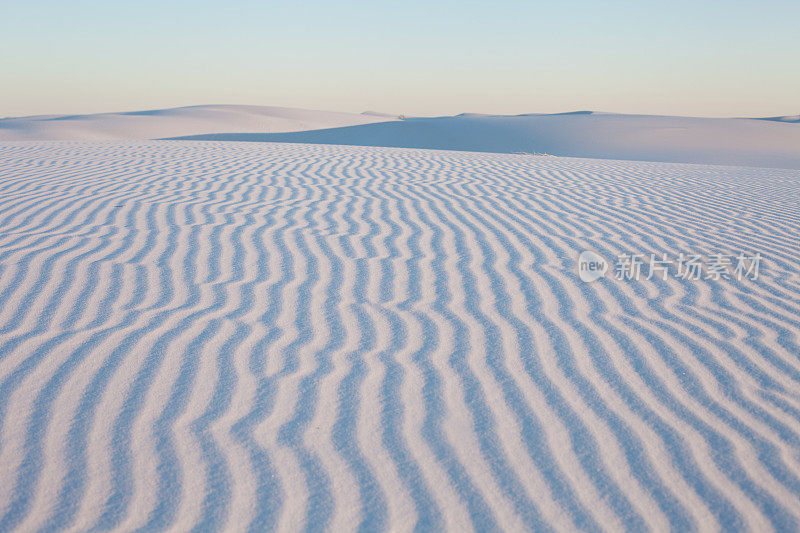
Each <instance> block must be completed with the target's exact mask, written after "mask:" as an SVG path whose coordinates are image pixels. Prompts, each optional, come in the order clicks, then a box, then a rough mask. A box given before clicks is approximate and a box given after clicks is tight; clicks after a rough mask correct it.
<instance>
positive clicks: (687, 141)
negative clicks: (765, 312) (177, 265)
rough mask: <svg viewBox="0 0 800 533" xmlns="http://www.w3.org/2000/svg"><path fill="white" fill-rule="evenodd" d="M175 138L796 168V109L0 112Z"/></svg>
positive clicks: (101, 131) (64, 125)
mask: <svg viewBox="0 0 800 533" xmlns="http://www.w3.org/2000/svg"><path fill="white" fill-rule="evenodd" d="M120 139H181V140H214V141H258V142H290V143H311V144H334V145H351V146H383V147H398V148H425V149H436V150H466V151H479V152H494V153H530V154H537V153H539V154H541V153H545V154H549V155H557V156H565V157H588V158H603V159H627V160H634V161H664V162H673V163H700V164H716V165H736V166H755V167H776V168H795V169H800V124H798V123H797V117H796V116H783V117H767V118H762V119H740V118H722V119H720V118H696V117H669V116H649V115H619V114H610V113H594V112H589V111H580V112H574V113H556V114H549V115H548V114H531V115H516V116H498V115H476V114H462V115H458V116H454V117H436V118H409V119H406V120H398V119H397V117H396V116H392V115H387V114H383V113H377V112H372V111H367V112H364V113H361V114H354V113H339V112H328V111H312V110H303V109H290V108H280V107H258V106H235V105H228V106H194V107H181V108H176V109H162V110H155V111H138V112H129V113H108V114H97V115H69V116H67V115H57V116H45V117H20V118H10V119H0V141H4V140H5V141H20V140H73V141H74V140H120Z"/></svg>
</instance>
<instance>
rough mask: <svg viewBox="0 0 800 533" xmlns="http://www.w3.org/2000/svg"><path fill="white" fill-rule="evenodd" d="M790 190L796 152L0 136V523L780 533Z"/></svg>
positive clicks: (796, 450) (30, 526) (789, 389)
mask: <svg viewBox="0 0 800 533" xmlns="http://www.w3.org/2000/svg"><path fill="white" fill-rule="evenodd" d="M798 205H800V171H797V170H777V169H759V168H743V167H742V168H737V167H714V166H700V165H683V164H668V163H634V162H628V161H610V160H604V161H601V160H591V159H565V158H557V157H534V156H526V155H512V154H488V153H469V152H437V151H427V150H415V149H393V148H365V147H339V146H321V145H290V144H261V143H223V142H188V141H135V142H104V143H88V142H87V143H81V142H27V143H0V479H2V483H0V531H5V530H9V529H12V528H19V529H20V530H25V531H30V530H37V529H40V528H45V529H62V528H63V529H73V530H87V529H91V528H97V529H107V528H120V529H123V530H133V529H136V528H139V527H144V528H148V529H159V528H168V527H172V528H176V529H179V530H185V529H188V528H191V527H198V528H200V529H215V528H218V529H221V528H230V529H247V528H250V529H253V530H264V529H276V528H277V529H281V530H285V531H295V530H298V529H300V528H309V529H319V528H323V527H328V528H330V529H332V530H335V531H341V530H349V529H355V528H357V527H359V526H360V527H363V528H365V529H368V530H373V529H390V528H391V529H393V530H397V531H403V530H409V529H412V528H413V527H415V526H416V527H420V528H425V529H435V528H441V527H449V528H451V529H455V530H461V529H471V528H476V529H483V530H491V529H495V528H503V529H506V530H528V529H542V530H543V529H547V528H554V529H559V530H572V529H575V528H578V529H583V530H597V529H607V530H620V529H623V528H625V529H631V530H641V529H645V528H648V527H649V528H652V529H656V530H666V529H668V528H670V527H672V528H674V529H676V530H682V531H683V530H690V529H701V530H717V529H720V528H721V529H724V530H726V531H727V530H737V529H751V530H754V531H764V530H769V529H779V530H790V529H797V527H798V523H800V361H799V360H798V354H800V278H799V277H798V267H797V265H798V257H800V241H799V240H798V237H797V236H798V234H800V211H799V210H798ZM583 250H593V251H595V252H598V253H599V254H600V255H601V256H603V257H605V258H607V259H608V260H609V262H612V261H613V258H615V257H616V256H617V255H619V254H625V253H641V254H647V255H649V254H650V253H656V254H659V255H660V254H662V253H668V254H670V256H671V257H672V258H675V257H676V256H677V255H678V254H679V253H684V254H691V253H699V254H704V255H708V254H714V253H723V254H732V255H736V254H738V253H740V252H743V253H746V254H748V255H752V254H755V253H759V254H761V256H763V263H762V264H761V268H760V272H759V276H758V278H757V279H752V276H751V277H747V276H745V277H744V279H741V280H740V279H737V278H736V277H735V276H734V277H733V278H732V279H727V280H726V279H720V280H715V279H713V278H712V279H705V278H706V276H705V275H704V276H702V278H701V279H699V280H692V279H689V280H684V279H679V278H678V277H676V276H674V275H670V276H668V277H667V279H666V280H662V279H661V278H660V277H659V276H656V277H654V278H652V279H651V280H647V279H644V278H641V279H638V280H636V279H623V280H617V279H615V277H614V276H613V273H612V272H610V271H609V272H608V274H607V275H606V277H604V278H602V279H600V280H598V281H595V282H593V283H585V282H583V281H581V280H580V279H579V277H578V272H577V266H576V260H577V258H578V254H579V253H580V252H581V251H583ZM612 267H613V266H612Z"/></svg>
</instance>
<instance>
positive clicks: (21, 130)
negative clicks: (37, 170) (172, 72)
mask: <svg viewBox="0 0 800 533" xmlns="http://www.w3.org/2000/svg"><path fill="white" fill-rule="evenodd" d="M394 119H396V117H387V116H377V115H375V114H366V113H365V114H358V113H339V112H335V111H314V110H309V109H293V108H285V107H264V106H244V105H205V106H190V107H178V108H174V109H156V110H151V111H132V112H127V113H99V114H93V115H48V116H34V117H18V118H5V119H0V141H27V140H78V141H81V140H83V141H93V140H119V139H158V138H161V137H175V136H179V135H198V134H204V133H226V132H235V133H242V132H258V133H272V132H287V131H301V130H312V129H320V128H333V127H340V126H352V125H356V124H367V123H370V122H385V121H388V120H394Z"/></svg>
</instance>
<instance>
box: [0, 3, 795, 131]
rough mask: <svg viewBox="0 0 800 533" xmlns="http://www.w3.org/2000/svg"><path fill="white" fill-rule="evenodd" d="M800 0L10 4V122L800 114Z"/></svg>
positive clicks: (0, 49) (2, 18) (3, 45)
mask: <svg viewBox="0 0 800 533" xmlns="http://www.w3.org/2000/svg"><path fill="white" fill-rule="evenodd" d="M799 20H800V1H798V0H785V1H778V0H771V1H761V2H740V1H735V0H728V1H702V0H697V1H682V0H672V1H663V2H662V1H658V2H651V1H647V0H641V1H637V2H634V1H625V2H623V1H605V2H604V1H589V0H562V1H546V2H534V1H516V0H514V1H509V0H507V1H503V0H498V1H495V2H488V1H470V0H460V1H450V0H447V1H439V2H434V1H433V0H430V1H427V2H426V1H418V0H403V1H388V2H381V1H380V0H372V1H362V0H342V1H339V2H322V1H306V2H302V1H294V2H283V1H281V2H270V1H261V2H256V1H230V2H209V1H204V0H192V1H168V0H164V1H151V0H140V1H137V2H114V1H105V2H99V1H80V0H70V1H54V0H28V1H21V0H19V1H10V0H0V116H20V115H31V114H48V113H93V112H103V111H127V110H137V109H155V108H164V107H175V106H183V105H198V104H222V103H232V104H256V105H276V106H291V107H304V108H313V109H331V110H343V111H364V110H376V111H385V112H391V113H405V114H408V115H438V114H442V115H443V114H454V113H460V112H480V113H503V114H514V113H527V112H560V111H572V110H581V109H591V110H598V111H609V112H624V113H654V114H681V115H699V116H769V115H786V114H797V113H800V30H798V21H799Z"/></svg>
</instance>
